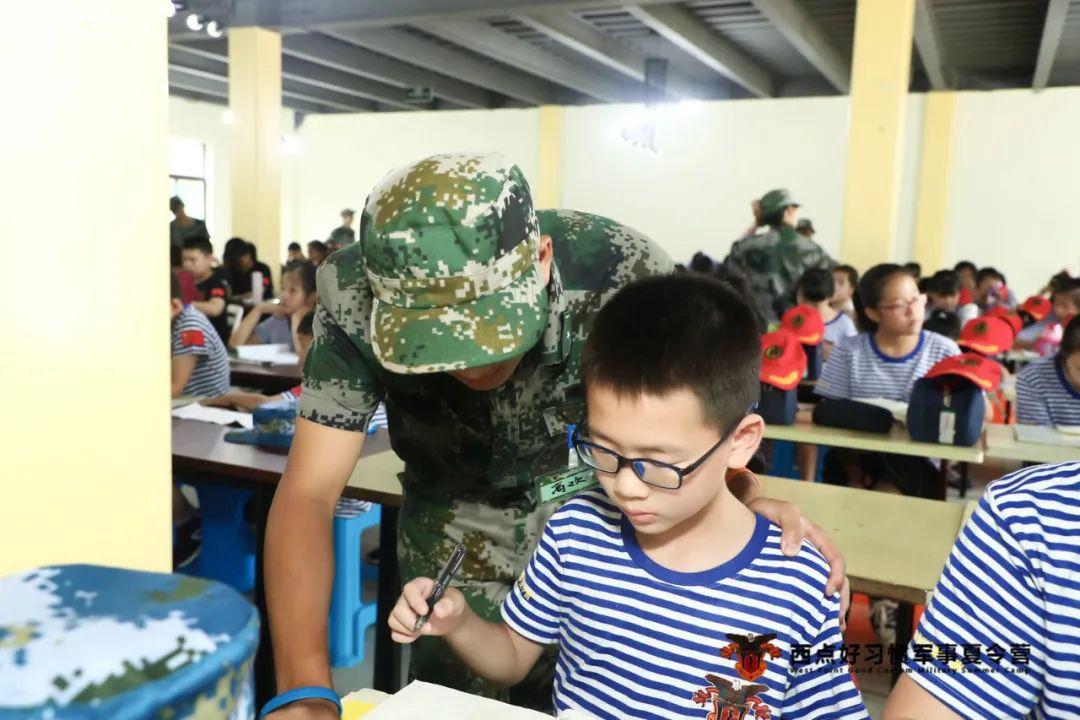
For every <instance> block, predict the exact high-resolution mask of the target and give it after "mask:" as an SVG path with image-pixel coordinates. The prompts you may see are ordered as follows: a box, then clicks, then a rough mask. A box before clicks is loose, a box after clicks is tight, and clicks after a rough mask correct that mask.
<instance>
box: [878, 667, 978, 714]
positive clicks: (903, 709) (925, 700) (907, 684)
mask: <svg viewBox="0 0 1080 720" xmlns="http://www.w3.org/2000/svg"><path fill="white" fill-rule="evenodd" d="M881 717H882V720H958V718H959V717H960V716H959V715H957V714H956V713H954V712H953V711H952V710H950V709H949V708H947V707H946V706H945V704H944V703H942V702H941V701H940V700H938V699H937V698H936V697H934V696H933V695H931V694H930V693H929V692H928V691H927V690H924V689H923V688H921V687H919V684H918V683H916V682H915V681H914V680H912V679H911V676H910V675H908V674H907V673H901V675H900V680H898V681H897V683H896V687H894V688H893V689H892V692H891V693H889V701H888V703H886V705H885V709H884V710H883V711H882V715H881Z"/></svg>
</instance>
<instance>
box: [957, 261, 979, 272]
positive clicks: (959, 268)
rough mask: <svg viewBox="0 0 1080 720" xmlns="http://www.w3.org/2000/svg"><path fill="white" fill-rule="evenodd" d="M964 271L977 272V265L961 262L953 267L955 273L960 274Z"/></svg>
mask: <svg viewBox="0 0 1080 720" xmlns="http://www.w3.org/2000/svg"><path fill="white" fill-rule="evenodd" d="M963 270H970V271H971V272H975V271H976V269H975V263H973V262H971V261H970V260H961V261H960V262H958V263H956V264H955V265H953V272H955V273H960V272H961V271H963Z"/></svg>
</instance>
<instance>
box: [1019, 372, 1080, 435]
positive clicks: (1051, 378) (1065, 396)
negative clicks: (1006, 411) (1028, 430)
mask: <svg viewBox="0 0 1080 720" xmlns="http://www.w3.org/2000/svg"><path fill="white" fill-rule="evenodd" d="M1059 357H1060V356H1059V355H1053V356H1051V357H1045V358H1039V359H1038V360H1035V361H1033V362H1030V363H1028V364H1027V365H1025V366H1024V369H1023V370H1021V371H1020V374H1019V375H1018V376H1017V378H1016V421H1017V422H1021V423H1025V424H1028V425H1080V392H1077V391H1076V388H1074V387H1073V386H1072V383H1070V382H1069V380H1068V378H1066V377H1065V373H1064V368H1062V366H1061V360H1059Z"/></svg>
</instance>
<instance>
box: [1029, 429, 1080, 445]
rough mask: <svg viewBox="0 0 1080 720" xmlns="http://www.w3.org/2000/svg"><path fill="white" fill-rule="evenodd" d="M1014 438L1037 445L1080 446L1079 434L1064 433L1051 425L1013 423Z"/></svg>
mask: <svg viewBox="0 0 1080 720" xmlns="http://www.w3.org/2000/svg"><path fill="white" fill-rule="evenodd" d="M1013 427H1015V428H1016V439H1017V440H1019V441H1020V442H1029V443H1036V444H1038V445H1068V446H1071V447H1080V436H1078V435H1066V434H1065V433H1063V432H1058V431H1057V430H1055V429H1054V428H1051V427H1042V426H1041V425H1014V426H1013Z"/></svg>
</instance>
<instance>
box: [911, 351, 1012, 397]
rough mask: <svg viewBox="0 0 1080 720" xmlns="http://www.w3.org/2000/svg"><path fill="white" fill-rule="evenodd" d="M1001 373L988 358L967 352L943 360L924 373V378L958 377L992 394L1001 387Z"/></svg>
mask: <svg viewBox="0 0 1080 720" xmlns="http://www.w3.org/2000/svg"><path fill="white" fill-rule="evenodd" d="M1003 371H1004V368H1002V367H1001V365H999V364H998V363H996V362H994V361H993V360H991V359H990V358H987V357H983V356H982V355H979V354H978V353H971V352H969V353H964V354H962V355H953V356H952V357H947V358H945V359H944V360H942V361H941V362H939V363H938V364H937V365H935V366H934V367H932V368H930V372H928V373H926V377H928V378H936V377H942V376H943V375H959V376H960V377H962V378H967V379H968V380H970V381H971V382H973V383H975V384H976V385H978V386H979V387H981V388H982V389H983V390H985V391H986V392H994V391H995V390H997V389H998V387H1000V386H1001V376H1002V372H1003Z"/></svg>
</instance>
